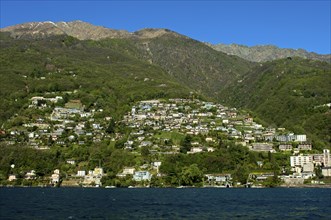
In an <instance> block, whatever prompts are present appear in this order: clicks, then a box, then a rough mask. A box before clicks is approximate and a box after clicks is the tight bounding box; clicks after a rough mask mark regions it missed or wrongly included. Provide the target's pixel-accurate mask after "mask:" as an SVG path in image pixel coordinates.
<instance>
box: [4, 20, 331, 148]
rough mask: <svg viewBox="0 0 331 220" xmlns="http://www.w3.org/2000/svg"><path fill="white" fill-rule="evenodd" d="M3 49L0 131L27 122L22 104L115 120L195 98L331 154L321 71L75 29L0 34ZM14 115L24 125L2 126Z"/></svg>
mask: <svg viewBox="0 0 331 220" xmlns="http://www.w3.org/2000/svg"><path fill="white" fill-rule="evenodd" d="M0 44H1V48H0V50H1V53H0V71H1V75H0V87H1V89H0V98H1V100H2V101H1V103H0V123H1V124H4V126H11V125H13V124H19V123H21V121H22V120H23V119H24V117H33V115H34V113H33V112H31V111H27V110H25V109H26V107H27V106H28V103H29V98H31V97H32V96H38V95H42V94H45V93H61V94H62V95H63V94H70V95H69V96H70V98H72V99H79V100H81V101H82V103H83V104H84V105H85V106H86V107H87V108H90V107H93V106H98V107H99V108H103V109H105V112H104V113H103V115H113V116H114V117H115V118H117V119H119V118H121V117H122V116H123V114H124V113H125V112H127V110H128V109H129V107H130V106H131V105H132V104H133V103H134V102H136V101H139V100H144V99H154V98H169V97H185V98H187V97H190V96H191V95H192V94H193V95H194V96H195V97H200V98H202V99H204V100H213V101H218V102H225V103H226V104H229V105H230V106H236V107H240V108H243V109H247V110H249V111H251V113H252V114H253V115H255V116H258V117H259V118H261V119H263V120H264V121H265V122H266V123H267V124H273V125H275V126H284V127H286V128H289V129H291V130H292V131H294V132H298V133H307V134H308V135H309V136H308V137H309V138H311V139H313V140H314V141H316V143H320V146H323V145H324V146H325V145H328V146H329V145H330V135H329V134H330V132H329V131H330V128H329V126H328V125H327V123H328V122H329V116H330V109H328V108H325V106H323V105H325V104H327V103H330V97H331V94H330V88H331V85H330V84H331V83H330V80H331V77H330V73H331V64H329V63H327V62H320V61H313V60H310V59H300V58H294V57H293V58H290V57H289V58H285V59H280V60H274V61H268V62H266V63H263V64H260V63H254V62H250V61H247V60H245V59H243V58H240V57H238V56H234V55H227V54H226V53H223V52H220V51H216V50H214V49H213V48H211V47H210V46H208V45H206V44H205V43H202V42H199V41H196V40H193V39H191V38H189V37H187V36H184V35H181V34H179V33H175V32H173V31H171V30H167V29H153V28H148V29H143V30H140V31H136V32H133V33H130V32H127V31H118V30H112V29H108V28H104V27H99V26H94V25H92V24H88V23H85V22H81V21H74V22H58V23H53V22H32V23H27V24H20V25H15V26H12V27H7V28H3V29H1V33H0ZM286 57H287V56H286ZM68 92H69V93H68ZM14 115H16V116H17V115H18V116H19V117H21V119H20V120H21V121H20V120H18V119H15V120H16V121H14V122H11V124H7V123H6V122H7V120H8V119H10V118H12V117H13V116H14ZM329 124H331V123H329Z"/></svg>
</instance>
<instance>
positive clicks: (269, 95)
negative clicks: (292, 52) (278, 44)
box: [222, 58, 331, 146]
mask: <svg viewBox="0 0 331 220" xmlns="http://www.w3.org/2000/svg"><path fill="white" fill-rule="evenodd" d="M330 88H331V65H330V64H329V63H326V62H321V61H314V60H306V59H302V58H285V59H280V60H275V61H268V62H266V63H263V64H260V65H258V66H256V67H254V68H252V69H251V70H250V71H249V72H248V73H247V74H246V75H245V76H244V77H243V78H242V79H241V80H239V81H237V82H235V83H232V84H231V85H229V86H228V87H227V88H226V89H225V90H223V92H222V99H223V101H224V102H227V103H231V104H232V105H234V106H236V107H239V108H245V109H250V110H251V111H253V112H254V113H253V114H255V115H256V116H258V117H259V118H262V119H263V120H265V121H266V122H267V123H268V124H273V125H274V126H275V127H286V128H288V129H290V130H292V131H293V132H296V133H307V134H309V136H310V137H312V139H314V140H320V142H316V143H315V145H314V146H323V145H324V144H326V145H330V143H331V136H330V134H331V133H330V131H331V109H330V106H328V104H329V103H330V101H331V99H330V97H331V89H330ZM323 143H324V144H323Z"/></svg>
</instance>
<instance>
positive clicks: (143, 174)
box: [133, 171, 152, 182]
mask: <svg viewBox="0 0 331 220" xmlns="http://www.w3.org/2000/svg"><path fill="white" fill-rule="evenodd" d="M151 178H152V175H151V174H150V173H149V172H148V171H136V172H135V173H134V175H133V180H134V181H138V182H139V181H150V180H151Z"/></svg>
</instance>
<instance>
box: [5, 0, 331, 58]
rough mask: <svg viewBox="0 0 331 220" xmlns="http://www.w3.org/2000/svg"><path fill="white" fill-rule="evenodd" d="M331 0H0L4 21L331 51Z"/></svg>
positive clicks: (324, 51)
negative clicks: (158, 31)
mask: <svg viewBox="0 0 331 220" xmlns="http://www.w3.org/2000/svg"><path fill="white" fill-rule="evenodd" d="M330 2H331V1H330V0H313V1H308V0H301V1H300V0H276V1H271V0H265V1H263V0H259V1H249V0H246V1H245V0H242V1H238V0H234V1H224V0H214V1H199V0H195V1H189V0H183V1H175V0H167V1H151V0H150V1H139V0H136V1H126V0H124V1H123V0H122V1H78V0H76V1H64V0H62V1H59V0H58V1H47V0H44V1H42V0H39V1H16V0H1V9H0V10H1V11H0V12H1V13H0V26H1V27H6V26H10V25H15V24H19V23H24V22H30V21H72V20H82V21H86V22H89V23H92V24H94V25H101V26H105V27H108V28H113V29H125V30H128V31H136V30H139V29H142V28H146V27H153V28H168V29H171V30H174V31H176V32H179V33H181V34H184V35H187V36H189V37H191V38H194V39H197V40H200V41H204V42H210V43H214V44H216V43H226V44H230V43H237V44H243V45H248V46H253V45H266V44H273V45H277V46H279V47H282V48H294V49H298V48H303V49H306V50H308V51H313V52H317V53H322V54H326V53H330V52H331V49H330V47H331V45H330V38H331V36H330V29H331V24H330V20H331V18H330V13H331V12H330V11H331V3H330Z"/></svg>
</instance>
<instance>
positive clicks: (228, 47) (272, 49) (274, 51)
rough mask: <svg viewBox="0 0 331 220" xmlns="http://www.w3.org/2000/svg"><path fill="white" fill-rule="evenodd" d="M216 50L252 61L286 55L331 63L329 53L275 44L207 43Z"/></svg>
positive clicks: (267, 59)
mask: <svg viewBox="0 0 331 220" xmlns="http://www.w3.org/2000/svg"><path fill="white" fill-rule="evenodd" d="M207 45H209V46H210V47H212V48H213V49H215V50H217V51H221V52H223V53H226V54H228V55H235V56H239V57H241V58H243V59H246V60H249V61H252V62H266V61H272V60H277V59H282V58H286V57H295V56H297V57H301V58H305V59H313V60H320V61H325V62H328V63H331V54H318V53H315V52H308V51H306V50H304V49H290V48H279V47H277V46H275V45H256V46H252V47H249V46H246V45H239V44H216V45H212V44H208V43H207Z"/></svg>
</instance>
